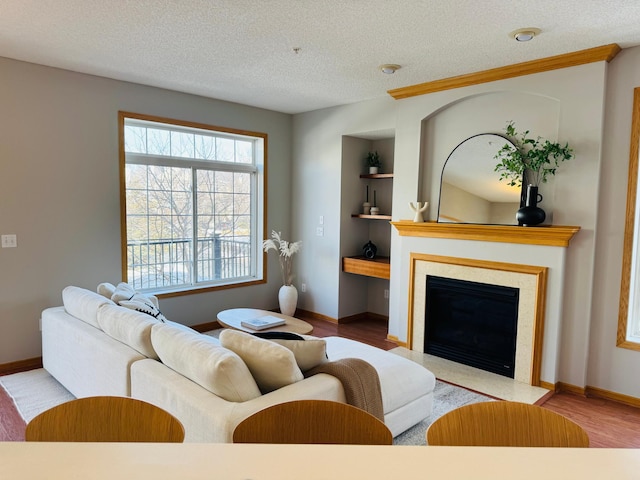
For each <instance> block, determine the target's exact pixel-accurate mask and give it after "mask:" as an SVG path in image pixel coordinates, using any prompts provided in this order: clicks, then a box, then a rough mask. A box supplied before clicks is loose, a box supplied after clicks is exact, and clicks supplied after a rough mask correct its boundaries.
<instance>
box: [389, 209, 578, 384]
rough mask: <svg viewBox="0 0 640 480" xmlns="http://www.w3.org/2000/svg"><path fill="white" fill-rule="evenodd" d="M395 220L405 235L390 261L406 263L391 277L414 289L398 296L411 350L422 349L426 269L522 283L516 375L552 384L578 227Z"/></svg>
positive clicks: (450, 275)
mask: <svg viewBox="0 0 640 480" xmlns="http://www.w3.org/2000/svg"><path fill="white" fill-rule="evenodd" d="M392 223H393V225H394V226H395V227H396V228H397V230H398V233H399V235H400V236H399V241H398V242H396V243H395V250H393V251H392V255H395V256H394V257H393V258H394V262H392V267H395V265H397V263H399V264H400V268H396V269H394V268H392V281H393V280H394V279H395V281H396V282H398V284H400V285H401V287H402V288H401V290H402V291H405V292H408V293H409V294H408V301H407V300H406V299H407V296H405V297H404V298H405V301H404V302H406V303H405V304H404V305H403V302H402V298H399V299H398V304H397V309H398V312H399V315H398V317H397V318H398V319H400V320H399V325H398V327H400V328H401V327H402V326H403V325H402V320H401V319H402V318H405V319H407V320H405V322H406V326H404V328H405V329H406V330H405V331H404V336H405V338H406V339H407V341H406V347H407V349H409V350H411V354H412V355H416V354H422V353H423V352H424V335H425V308H426V283H427V281H426V279H427V275H434V276H438V277H444V278H452V279H457V280H467V281H472V282H480V283H486V284H493V285H500V286H507V287H513V288H518V289H519V302H518V327H517V338H516V362H515V369H514V370H515V371H514V373H515V375H514V380H515V381H516V382H518V383H522V384H525V385H532V386H538V385H540V386H543V387H546V388H552V387H553V385H554V384H555V383H556V382H557V372H558V364H559V341H560V332H561V326H562V325H561V318H562V298H563V286H564V275H565V251H566V247H567V246H568V245H569V241H570V240H571V238H572V237H573V235H574V234H575V233H576V232H577V231H578V230H579V227H515V226H486V225H464V224H453V225H452V224H437V223H433V222H425V223H424V224H416V223H413V222H406V221H401V222H392ZM396 258H397V259H399V260H400V261H399V262H397V261H396V260H395V259H396ZM394 274H395V276H394ZM390 313H391V311H390ZM402 337H403V335H402V334H401V335H400V336H399V338H402ZM445 362H447V363H451V362H450V361H445ZM468 368H471V367H468ZM472 370H476V369H472ZM489 375H495V374H489ZM503 378H505V380H507V381H509V382H513V380H511V379H508V378H506V377H503ZM453 383H455V382H453ZM463 386H464V385H463Z"/></svg>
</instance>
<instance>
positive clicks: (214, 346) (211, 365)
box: [151, 322, 261, 402]
mask: <svg viewBox="0 0 640 480" xmlns="http://www.w3.org/2000/svg"><path fill="white" fill-rule="evenodd" d="M151 342H152V344H153V347H154V348H155V350H156V352H158V356H159V357H160V360H161V361H162V363H164V364H165V365H166V366H167V367H169V368H171V369H173V370H175V371H176V372H178V373H180V374H181V375H184V376H185V377H187V378H188V379H190V380H192V381H194V382H195V383H197V384H198V385H200V386H201V387H203V388H205V389H207V390H208V391H210V392H212V393H214V394H215V395H217V396H219V397H220V398H223V399H225V400H227V401H229V402H245V401H247V400H251V399H253V398H257V397H259V396H260V395H261V393H260V389H259V388H258V385H256V381H255V380H254V379H253V376H252V375H251V372H250V371H249V369H248V368H247V365H245V363H244V362H243V361H242V359H241V358H240V357H239V356H238V355H236V354H235V353H233V352H232V351H231V350H228V349H226V348H223V347H221V346H220V344H219V342H218V341H217V340H216V339H215V338H212V337H209V336H207V335H201V334H199V333H197V332H195V331H193V330H190V329H189V328H187V327H182V326H177V325H175V324H174V323H173V322H170V323H158V324H156V325H154V326H153V328H152V329H151Z"/></svg>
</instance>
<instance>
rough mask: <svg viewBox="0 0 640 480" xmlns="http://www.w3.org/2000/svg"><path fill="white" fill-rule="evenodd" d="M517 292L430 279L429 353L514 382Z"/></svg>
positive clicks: (427, 332) (427, 324)
mask: <svg viewBox="0 0 640 480" xmlns="http://www.w3.org/2000/svg"><path fill="white" fill-rule="evenodd" d="M519 293H520V291H519V289H518V288H512V287H504V286H500V285H491V284H486V283H479V282H469V281H466V280H457V279H452V278H443V277H436V276H432V275H428V276H427V294H426V295H427V298H426V313H425V340H424V351H425V353H429V354H431V355H435V356H438V357H441V358H446V359H448V360H452V361H455V362H458V363H462V364H465V365H469V366H472V367H476V368H480V369H482V370H485V371H488V372H493V373H497V374H499V375H504V376H506V377H510V378H513V377H514V368H515V356H516V334H517V326H518V297H519Z"/></svg>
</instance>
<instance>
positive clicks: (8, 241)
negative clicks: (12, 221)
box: [2, 235, 18, 248]
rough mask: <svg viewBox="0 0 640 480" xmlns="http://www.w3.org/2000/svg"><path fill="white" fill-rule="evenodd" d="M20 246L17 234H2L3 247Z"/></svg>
mask: <svg viewBox="0 0 640 480" xmlns="http://www.w3.org/2000/svg"><path fill="white" fill-rule="evenodd" d="M17 246H18V237H17V235H2V248H14V247H17Z"/></svg>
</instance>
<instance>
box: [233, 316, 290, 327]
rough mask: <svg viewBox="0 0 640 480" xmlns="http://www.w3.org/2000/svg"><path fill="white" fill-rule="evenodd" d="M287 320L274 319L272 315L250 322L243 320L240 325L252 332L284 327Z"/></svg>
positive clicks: (253, 319)
mask: <svg viewBox="0 0 640 480" xmlns="http://www.w3.org/2000/svg"><path fill="white" fill-rule="evenodd" d="M285 323H287V322H285V320H284V319H283V318H278V317H274V316H272V315H265V316H264V317H258V318H251V319H249V320H242V321H241V322H240V325H242V326H243V327H247V328H251V329H252V330H264V329H265V328H271V327H278V326H280V325H284V324H285Z"/></svg>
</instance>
